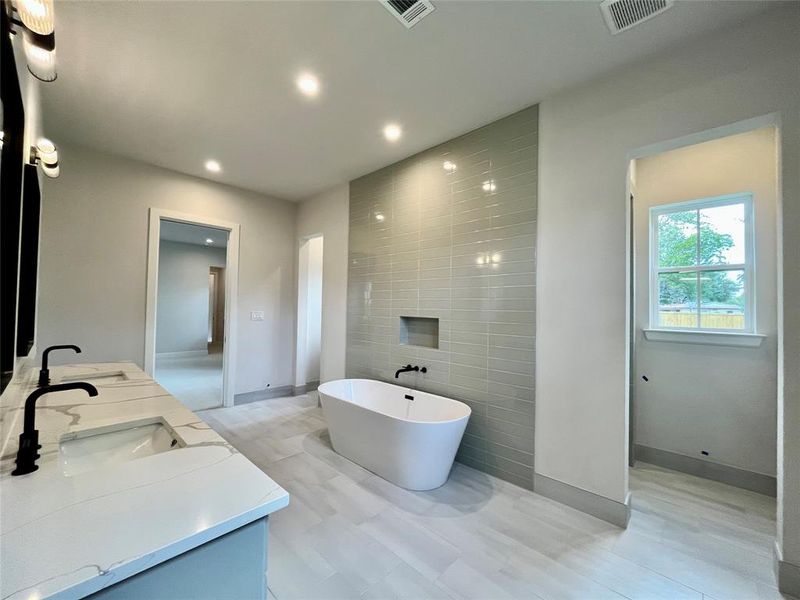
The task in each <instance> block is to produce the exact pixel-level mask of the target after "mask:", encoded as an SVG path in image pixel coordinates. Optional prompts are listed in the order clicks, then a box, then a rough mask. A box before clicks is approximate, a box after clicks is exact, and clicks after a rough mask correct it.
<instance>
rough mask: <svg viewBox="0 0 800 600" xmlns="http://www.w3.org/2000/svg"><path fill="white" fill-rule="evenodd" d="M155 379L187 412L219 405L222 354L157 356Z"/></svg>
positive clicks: (220, 404) (220, 400)
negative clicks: (183, 405) (184, 406)
mask: <svg viewBox="0 0 800 600" xmlns="http://www.w3.org/2000/svg"><path fill="white" fill-rule="evenodd" d="M155 380H156V381H157V382H158V384H159V385H160V386H161V387H163V388H164V389H165V390H167V391H168V392H169V393H170V394H172V395H173V396H175V397H176V398H177V399H178V400H180V401H181V402H182V403H183V404H185V405H186V407H187V408H188V409H189V410H193V411H197V410H205V409H208V408H216V407H218V406H222V351H221V350H220V351H219V352H212V353H211V354H207V355H206V354H204V355H198V356H179V357H174V356H162V357H159V356H156V373H155Z"/></svg>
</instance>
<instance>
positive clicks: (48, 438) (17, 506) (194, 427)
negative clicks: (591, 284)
mask: <svg viewBox="0 0 800 600" xmlns="http://www.w3.org/2000/svg"><path fill="white" fill-rule="evenodd" d="M50 373H51V383H59V382H61V381H62V380H64V379H69V380H73V379H74V378H79V380H82V381H88V382H89V383H92V384H93V385H95V386H96V387H97V389H98V391H99V395H98V396H97V397H94V398H91V397H89V396H88V395H87V394H86V393H85V392H83V391H80V390H74V391H67V392H59V393H54V394H48V395H45V396H43V397H41V398H40V399H39V401H38V402H37V407H36V427H37V429H38V430H39V443H40V444H41V445H42V449H41V450H40V453H41V455H42V457H41V458H40V459H39V461H38V465H39V470H38V471H36V472H34V473H31V474H28V475H23V476H20V477H12V476H11V471H12V470H13V469H14V466H15V464H14V459H15V457H16V452H17V446H18V439H19V434H20V432H21V430H22V421H23V419H22V407H23V404H24V401H25V398H26V397H27V395H28V394H29V393H30V392H31V391H32V390H33V389H35V385H36V377H37V374H38V371H36V369H31V370H30V371H29V372H28V373H26V375H25V376H24V377H22V378H20V379H19V380H17V381H15V382H12V383H11V384H10V385H9V386H8V388H7V389H6V390H5V392H4V393H3V396H2V399H0V422H1V423H2V426H1V429H0V434H2V440H0V442H2V451H1V452H0V598H2V599H3V600H6V599H11V598H13V599H31V600H32V599H40V598H81V597H84V596H86V595H88V594H91V593H93V592H96V591H98V590H100V589H103V588H105V587H108V586H110V585H113V584H115V583H118V582H119V581H121V580H123V579H126V578H127V577H130V576H132V575H135V574H136V573H139V572H141V571H144V570H145V569H149V568H151V567H153V566H155V565H157V564H159V563H162V562H164V561H166V560H169V559H170V558H173V557H174V556H177V555H179V554H181V553H183V552H186V551H187V550H191V549H192V548H195V547H197V546H200V545H202V544H205V543H206V542H209V541H211V540H213V539H215V538H218V537H220V536H222V535H225V534H226V533H229V532H230V531H233V530H235V529H238V528H239V527H242V526H243V525H246V524H247V523H250V522H252V521H255V520H257V519H260V518H262V517H264V516H266V515H268V514H270V513H272V512H274V511H276V510H279V509H281V508H283V507H284V506H286V505H287V504H288V503H289V494H288V493H287V492H286V491H285V490H284V489H283V488H281V487H280V486H279V485H278V484H277V483H275V482H274V481H272V479H270V478H269V477H267V475H265V474H264V473H263V472H262V471H261V470H260V469H259V468H258V467H256V466H255V465H253V464H252V463H251V462H250V461H249V460H247V459H246V458H245V457H244V456H242V455H241V454H239V453H238V452H237V451H236V450H235V449H234V448H233V447H232V446H231V445H230V444H228V443H227V442H226V441H225V440H223V439H222V438H221V437H219V436H218V435H217V434H216V433H215V432H214V431H213V430H212V429H211V428H210V427H209V426H208V425H207V424H206V423H205V422H203V420H202V419H200V417H198V416H197V415H195V414H194V413H193V412H191V411H190V410H188V409H186V408H185V407H184V406H183V405H182V404H181V403H180V402H179V401H178V400H177V399H175V398H174V397H173V396H171V395H170V394H168V393H167V392H166V391H165V390H164V389H163V388H161V387H160V386H159V385H158V384H157V383H156V382H155V381H153V380H152V379H151V378H150V377H149V376H147V375H146V374H145V373H144V372H143V371H142V370H141V369H139V368H138V367H137V366H136V365H134V364H133V363H102V364H86V365H71V366H66V367H53V368H51V369H50ZM139 420H144V421H147V420H151V421H152V420H159V421H161V422H163V423H164V424H165V425H167V426H168V427H169V428H171V429H172V431H173V432H174V434H175V435H176V437H178V438H180V440H179V441H180V442H181V445H182V446H183V447H178V448H175V449H172V450H169V451H166V452H162V453H161V454H154V455H152V456H146V457H143V458H138V459H136V460H130V461H128V462H124V463H120V464H116V465H114V466H106V467H100V468H97V469H94V470H89V471H85V472H83V473H79V474H75V475H69V476H68V475H65V474H64V470H63V469H62V464H61V458H60V454H59V442H60V441H61V440H62V439H64V436H65V435H68V434H72V433H75V432H80V431H82V430H87V429H94V428H98V427H109V426H110V427H111V428H113V427H114V426H115V425H117V426H118V425H119V424H120V423H126V422H130V421H139Z"/></svg>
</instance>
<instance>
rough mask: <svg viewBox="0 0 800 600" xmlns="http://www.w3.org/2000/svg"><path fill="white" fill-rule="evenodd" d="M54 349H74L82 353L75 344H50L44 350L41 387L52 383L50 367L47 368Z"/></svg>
mask: <svg viewBox="0 0 800 600" xmlns="http://www.w3.org/2000/svg"><path fill="white" fill-rule="evenodd" d="M53 350H74V351H75V352H77V353H78V354H80V353H81V349H80V348H78V347H77V346H76V345H75V344H61V345H59V346H50V347H49V348H47V349H46V350H45V351H44V352H42V369H41V371H39V387H43V386H45V385H48V384H49V383H50V369H48V368H47V358H48V356H50V353H51V352H52V351H53Z"/></svg>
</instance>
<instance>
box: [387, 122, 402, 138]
mask: <svg viewBox="0 0 800 600" xmlns="http://www.w3.org/2000/svg"><path fill="white" fill-rule="evenodd" d="M402 135H403V129H402V128H401V127H400V125H398V124H397V123H389V124H388V125H387V126H386V127H384V128H383V137H385V138H386V139H387V140H389V141H390V142H396V141H397V140H399V139H400V137H401V136H402Z"/></svg>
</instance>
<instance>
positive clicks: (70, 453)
mask: <svg viewBox="0 0 800 600" xmlns="http://www.w3.org/2000/svg"><path fill="white" fill-rule="evenodd" d="M184 445H185V444H184V443H183V440H181V439H180V437H179V436H178V435H177V434H176V433H175V432H174V431H173V430H172V428H171V427H169V426H168V425H167V424H166V423H164V422H163V421H162V420H153V419H150V420H148V421H141V420H140V421H131V422H128V423H117V424H115V425H110V426H106V427H97V428H94V429H84V430H82V431H73V432H71V433H68V434H66V435H64V436H62V438H61V441H60V442H59V460H60V463H61V470H62V472H63V473H64V475H67V476H71V475H77V474H79V473H85V472H87V471H94V470H95V469H100V468H103V467H112V466H114V465H119V464H121V463H126V462H129V461H131V460H136V459H139V458H144V457H146V456H153V455H154V454H160V453H162V452H168V451H170V450H174V449H176V448H180V447H182V446H184Z"/></svg>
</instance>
